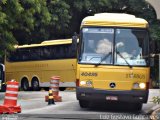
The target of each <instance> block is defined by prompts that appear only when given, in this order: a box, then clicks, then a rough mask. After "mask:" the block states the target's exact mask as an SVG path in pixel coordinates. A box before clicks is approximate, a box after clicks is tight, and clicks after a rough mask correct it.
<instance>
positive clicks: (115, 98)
mask: <svg viewBox="0 0 160 120" xmlns="http://www.w3.org/2000/svg"><path fill="white" fill-rule="evenodd" d="M106 100H113V101H117V100H118V97H117V96H106Z"/></svg>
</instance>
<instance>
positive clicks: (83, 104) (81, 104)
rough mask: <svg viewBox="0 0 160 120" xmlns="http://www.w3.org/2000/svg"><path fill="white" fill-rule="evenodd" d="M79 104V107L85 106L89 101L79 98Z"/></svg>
mask: <svg viewBox="0 0 160 120" xmlns="http://www.w3.org/2000/svg"><path fill="white" fill-rule="evenodd" d="M79 105H80V107H81V108H87V107H89V102H88V101H85V100H79Z"/></svg>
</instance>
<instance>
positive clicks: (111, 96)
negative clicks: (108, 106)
mask: <svg viewBox="0 0 160 120" xmlns="http://www.w3.org/2000/svg"><path fill="white" fill-rule="evenodd" d="M76 96H77V99H78V100H86V101H102V102H107V101H108V102H112V101H116V102H129V103H146V102H147V99H148V90H126V91H120V90H119V91H118V90H116V91H115V90H114V91H113V90H100V89H93V88H82V87H77V88H76Z"/></svg>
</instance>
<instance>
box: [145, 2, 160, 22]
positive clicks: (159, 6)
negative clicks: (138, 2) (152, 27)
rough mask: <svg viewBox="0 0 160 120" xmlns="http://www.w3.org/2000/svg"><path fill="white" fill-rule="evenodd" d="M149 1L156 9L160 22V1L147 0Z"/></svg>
mask: <svg viewBox="0 0 160 120" xmlns="http://www.w3.org/2000/svg"><path fill="white" fill-rule="evenodd" d="M146 1H148V2H149V3H150V4H151V5H152V6H153V7H154V9H155V11H156V14H157V19H159V20H160V0H146Z"/></svg>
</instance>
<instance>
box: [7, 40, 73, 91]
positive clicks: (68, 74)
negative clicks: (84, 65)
mask: <svg viewBox="0 0 160 120" xmlns="http://www.w3.org/2000/svg"><path fill="white" fill-rule="evenodd" d="M71 43H72V40H71V39H61V40H48V41H44V42H42V43H41V44H30V45H21V46H16V50H15V51H13V52H11V53H10V55H9V56H8V57H6V60H5V67H6V71H5V74H6V81H7V80H11V79H15V80H16V81H19V83H20V87H21V88H22V89H23V90H24V91H27V90H29V89H30V88H32V90H35V91H37V90H40V88H41V87H44V88H47V87H49V86H50V78H51V77H52V76H60V90H65V88H66V87H75V86H76V85H75V80H76V74H75V69H76V52H75V50H74V49H72V48H73V47H72V44H71Z"/></svg>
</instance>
